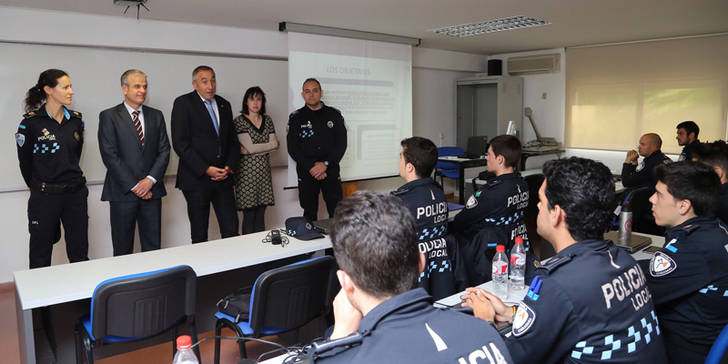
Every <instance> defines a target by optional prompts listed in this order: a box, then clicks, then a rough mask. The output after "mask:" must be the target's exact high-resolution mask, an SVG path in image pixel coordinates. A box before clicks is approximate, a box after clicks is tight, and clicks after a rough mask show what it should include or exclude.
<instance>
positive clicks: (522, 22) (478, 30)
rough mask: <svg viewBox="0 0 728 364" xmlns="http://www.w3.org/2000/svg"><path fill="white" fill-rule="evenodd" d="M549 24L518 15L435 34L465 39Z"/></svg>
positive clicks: (448, 29) (456, 26)
mask: <svg viewBox="0 0 728 364" xmlns="http://www.w3.org/2000/svg"><path fill="white" fill-rule="evenodd" d="M547 24H551V23H549V22H547V21H545V20H541V19H536V18H531V17H528V16H524V15H517V16H512V17H508V18H501V19H495V20H488V21H483V22H478V23H470V24H461V25H452V26H449V27H444V28H438V29H435V30H433V32H435V33H437V34H442V35H449V36H451V37H457V38H463V37H471V36H474V35H480V34H485V33H493V32H502V31H504V30H512V29H521V28H529V27H538V26H542V25H547Z"/></svg>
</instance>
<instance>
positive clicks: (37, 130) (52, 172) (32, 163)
mask: <svg viewBox="0 0 728 364" xmlns="http://www.w3.org/2000/svg"><path fill="white" fill-rule="evenodd" d="M63 113H64V117H63V121H62V122H61V123H58V122H57V121H56V120H55V119H53V118H52V117H51V116H50V115H48V112H47V111H46V110H45V104H44V105H43V106H41V107H40V108H39V109H38V110H36V111H32V112H29V113H27V114H25V115H23V121H21V122H20V125H19V126H18V132H17V133H16V134H15V140H16V146H17V148H18V160H19V162H20V171H21V173H22V175H23V179H24V180H25V183H26V184H27V185H28V187H31V186H32V185H37V184H40V183H44V182H45V183H54V184H62V183H69V182H75V181H78V180H80V179H81V178H82V177H83V172H81V167H80V166H79V162H80V159H81V150H82V149H83V131H84V125H83V121H81V113H79V112H77V111H72V110H68V109H66V108H65V107H63Z"/></svg>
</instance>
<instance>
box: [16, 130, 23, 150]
mask: <svg viewBox="0 0 728 364" xmlns="http://www.w3.org/2000/svg"><path fill="white" fill-rule="evenodd" d="M15 141H16V142H17V143H18V146H19V147H20V148H22V147H23V145H24V144H25V134H21V133H15Z"/></svg>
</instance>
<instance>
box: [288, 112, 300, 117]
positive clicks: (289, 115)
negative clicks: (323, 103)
mask: <svg viewBox="0 0 728 364" xmlns="http://www.w3.org/2000/svg"><path fill="white" fill-rule="evenodd" d="M296 114H298V110H293V112H292V113H290V114H288V119H292V118H293V117H294V116H296Z"/></svg>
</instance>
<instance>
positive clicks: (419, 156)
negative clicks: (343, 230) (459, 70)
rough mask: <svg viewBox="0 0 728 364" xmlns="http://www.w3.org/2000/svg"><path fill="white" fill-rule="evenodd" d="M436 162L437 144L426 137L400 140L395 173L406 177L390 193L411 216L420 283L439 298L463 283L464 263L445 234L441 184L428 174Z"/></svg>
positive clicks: (445, 212) (451, 292) (445, 221)
mask: <svg viewBox="0 0 728 364" xmlns="http://www.w3.org/2000/svg"><path fill="white" fill-rule="evenodd" d="M435 164H437V147H436V146H435V143H433V142H432V141H430V140H429V139H426V138H421V137H412V138H407V139H404V140H402V151H401V152H400V153H399V176H400V177H402V178H404V180H405V181H407V183H406V184H404V185H402V187H400V188H399V189H397V190H396V191H393V192H392V194H393V195H395V196H397V197H399V198H400V199H401V200H402V202H404V204H405V206H407V208H408V209H409V210H410V212H411V213H412V216H414V217H415V222H416V224H417V245H418V247H419V249H420V253H422V254H424V255H425V258H426V263H427V264H426V265H425V270H424V271H422V273H420V278H419V283H420V287H422V288H424V289H425V290H426V291H427V292H428V293H429V294H430V295H432V297H433V298H435V299H436V300H439V299H440V298H443V297H447V296H449V295H451V294H453V293H456V292H460V291H462V290H464V289H465V287H467V276H466V274H465V272H464V267H462V264H460V263H459V262H458V260H459V253H458V251H457V248H458V245H457V243H456V241H455V239H454V238H452V237H450V238H448V236H447V216H448V208H447V201H446V200H445V194H444V193H443V192H442V187H440V185H438V184H437V183H435V181H434V180H433V179H432V178H431V177H430V175H431V174H432V170H433V169H434V168H435ZM450 242H452V244H450Z"/></svg>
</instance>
